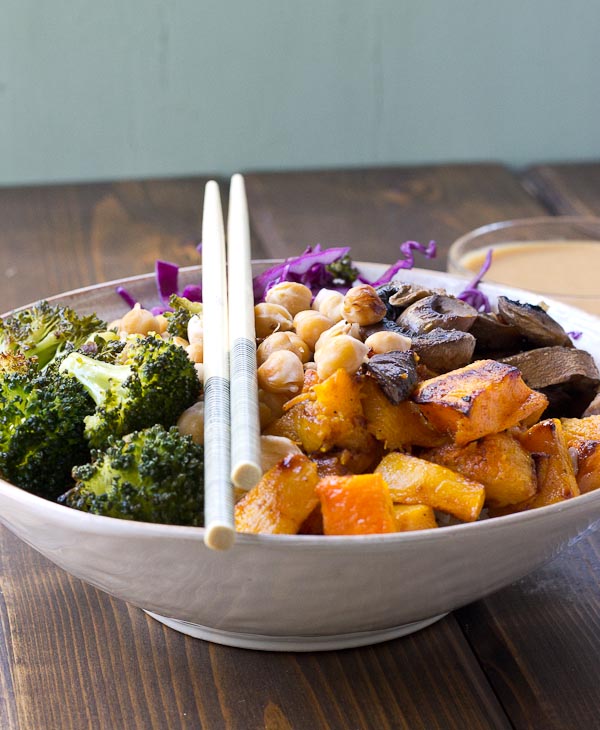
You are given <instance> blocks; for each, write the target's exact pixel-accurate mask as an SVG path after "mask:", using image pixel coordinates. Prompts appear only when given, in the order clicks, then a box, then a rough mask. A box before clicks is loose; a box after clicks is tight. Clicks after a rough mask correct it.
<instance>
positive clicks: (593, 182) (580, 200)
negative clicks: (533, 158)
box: [523, 162, 600, 216]
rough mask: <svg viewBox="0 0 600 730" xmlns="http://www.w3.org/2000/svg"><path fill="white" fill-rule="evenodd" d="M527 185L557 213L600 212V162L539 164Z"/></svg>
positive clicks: (525, 181) (527, 176)
mask: <svg viewBox="0 0 600 730" xmlns="http://www.w3.org/2000/svg"><path fill="white" fill-rule="evenodd" d="M523 184H524V185H525V187H526V188H527V190H529V191H530V192H531V193H532V194H533V195H535V196H536V197H537V198H539V200H540V201H541V202H543V203H544V205H545V206H546V207H547V208H548V209H549V210H550V211H551V212H552V213H554V214H556V215H592V216H596V215H600V163H598V162H586V163H571V164H562V165H537V166H536V167H532V168H530V169H529V170H527V171H526V172H525V173H524V174H523Z"/></svg>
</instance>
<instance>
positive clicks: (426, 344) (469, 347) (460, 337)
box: [411, 328, 475, 373]
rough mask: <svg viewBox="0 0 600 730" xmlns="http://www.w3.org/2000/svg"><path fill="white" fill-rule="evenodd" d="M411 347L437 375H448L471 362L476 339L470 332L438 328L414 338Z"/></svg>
mask: <svg viewBox="0 0 600 730" xmlns="http://www.w3.org/2000/svg"><path fill="white" fill-rule="evenodd" d="M411 347H412V349H413V350H414V351H415V352H416V353H417V355H418V356H419V358H420V361H421V362H422V363H423V365H426V366H427V367H428V368H429V369H430V370H433V371H434V372H436V373H447V372H449V371H450V370H456V369H457V368H462V367H463V366H464V365H468V363H470V362H471V360H472V358H473V352H474V350H475V338H474V337H473V335H472V334H470V333H469V332H461V331H460V330H443V329H439V328H438V329H434V330H432V331H431V332H427V333H426V334H422V335H416V336H414V337H413V338H412V344H411Z"/></svg>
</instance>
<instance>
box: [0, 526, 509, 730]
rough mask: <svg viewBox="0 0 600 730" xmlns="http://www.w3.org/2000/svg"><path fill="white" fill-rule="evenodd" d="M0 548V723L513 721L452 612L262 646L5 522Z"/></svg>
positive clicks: (56, 726) (340, 726)
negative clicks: (144, 598) (78, 570)
mask: <svg viewBox="0 0 600 730" xmlns="http://www.w3.org/2000/svg"><path fill="white" fill-rule="evenodd" d="M0 554H2V555H3V566H2V567H3V571H2V575H1V577H0V585H1V592H2V594H3V596H4V603H3V605H0V617H1V621H2V622H1V623H0V626H7V625H8V626H9V631H8V632H5V631H3V632H2V633H0V668H1V670H2V677H3V679H2V680H1V681H2V685H0V686H3V688H4V687H6V686H7V679H6V678H8V681H12V685H13V687H14V694H13V693H12V692H10V693H9V697H8V704H7V705H6V708H5V710H3V714H4V716H2V715H0V717H1V718H2V724H1V727H2V728H3V730H29V729H30V728H43V729H44V730H81V728H87V727H90V728H91V727H93V728H94V729H95V730H103V729H105V728H106V730H114V728H116V727H119V728H121V727H126V728H128V730H138V729H139V730H150V729H151V728H156V729H157V730H163V729H164V728H169V729H170V730H171V729H172V730H177V729H178V728H182V729H183V728H203V729H206V730H217V729H218V728H228V729H231V730H248V729H249V728H270V729H274V728H294V729H298V730H304V729H305V728H311V730H313V729H314V730H319V728H323V729H325V728H333V729H335V730H344V729H345V728H348V730H350V729H351V728H352V729H354V728H356V729H361V730H362V729H366V728H369V729H371V728H372V729H373V730H381V729H382V728H406V730H409V729H410V730H414V729H422V730H438V729H439V730H451V729H452V728H456V729H457V730H464V728H465V727H468V728H472V729H473V730H479V729H480V730H489V729H492V728H502V729H503V730H508V729H509V728H510V723H509V722H508V721H507V720H506V717H505V715H504V713H503V711H502V709H501V708H500V706H499V704H498V702H497V700H496V698H495V696H494V694H493V693H492V692H490V690H489V687H488V684H487V681H486V679H485V677H484V676H483V674H482V672H481V670H480V669H479V667H478V665H477V663H476V662H474V661H473V657H472V654H471V651H470V649H469V647H468V644H467V643H466V642H465V640H464V638H463V636H462V634H461V632H460V630H459V629H458V628H457V626H456V623H455V620H454V619H453V618H452V617H448V618H446V619H444V620H442V621H441V622H439V623H438V624H435V625H433V626H431V627H429V628H428V629H426V630H425V631H423V632H421V633H420V634H417V635H414V636H410V637H406V638H404V639H401V640H397V641H393V642H388V643H387V644H384V645H381V646H378V647H368V648H364V649H356V650H348V651H343V652H330V653H324V654H296V655H294V654H271V653H269V654H265V653H260V652H251V651H244V650H238V649H232V648H227V647H222V646H217V645H210V644H208V643H206V642H203V641H198V640H195V639H190V638H189V637H185V636H182V635H180V634H178V633H176V632H175V631H172V630H170V629H167V628H165V627H164V626H162V624H159V623H157V622H155V621H153V620H152V619H150V618H148V617H147V616H146V615H145V614H144V613H143V612H142V611H140V610H139V609H136V608H133V607H131V606H127V605H126V604H125V603H123V602H121V601H118V600H115V599H112V598H110V597H109V596H108V595H106V594H104V593H102V592H100V591H97V590H96V589H94V588H90V587H89V586H87V585H85V584H84V583H82V582H81V581H79V580H77V579H75V578H71V577H70V576H68V575H67V574H66V573H64V572H63V571H62V570H60V569H59V568H57V567H55V566H54V565H52V564H51V563H50V562H48V561H47V560H46V559H45V558H43V557H42V556H40V555H39V554H38V553H36V552H34V551H33V550H32V549H31V548H29V547H27V546H26V545H25V544H23V543H22V542H20V541H19V540H17V538H15V537H14V536H12V535H11V534H10V533H9V532H8V531H7V530H5V529H2V528H0ZM11 678H12V679H11ZM0 707H3V705H0ZM17 718H18V721H17Z"/></svg>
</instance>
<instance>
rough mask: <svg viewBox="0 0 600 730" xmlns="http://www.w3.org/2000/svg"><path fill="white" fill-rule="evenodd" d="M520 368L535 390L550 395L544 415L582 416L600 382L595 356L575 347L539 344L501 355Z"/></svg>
mask: <svg viewBox="0 0 600 730" xmlns="http://www.w3.org/2000/svg"><path fill="white" fill-rule="evenodd" d="M502 362H504V363H507V364H509V365H513V366H514V367H516V368H518V369H519V370H520V371H521V375H522V376H523V380H524V381H525V382H526V383H527V385H528V386H529V387H530V388H533V390H539V391H540V392H541V393H544V395H546V396H547V398H548V400H549V403H550V404H549V406H548V408H547V410H546V411H545V412H544V414H543V417H544V418H553V417H555V416H565V417H567V418H580V417H581V416H582V415H583V413H584V411H585V410H586V408H587V407H588V406H589V405H590V403H591V401H592V399H593V398H594V396H595V395H596V392H597V391H598V386H600V373H599V372H598V368H597V367H596V364H595V362H594V359H593V357H592V356H591V355H590V353H589V352H586V351H585V350H577V349H575V348H574V347H540V348H538V349H536V350H529V351H528V352H521V353H519V354H518V355H512V356H511V357H506V358H503V359H502Z"/></svg>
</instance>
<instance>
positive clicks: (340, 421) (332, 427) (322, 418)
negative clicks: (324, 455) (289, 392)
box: [264, 369, 376, 453]
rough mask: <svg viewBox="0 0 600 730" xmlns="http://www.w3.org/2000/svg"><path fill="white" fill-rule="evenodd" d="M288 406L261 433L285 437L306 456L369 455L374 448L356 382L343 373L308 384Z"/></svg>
mask: <svg viewBox="0 0 600 730" xmlns="http://www.w3.org/2000/svg"><path fill="white" fill-rule="evenodd" d="M288 405H291V407H290V408H289V410H288V411H287V413H284V415H283V416H281V418H279V419H278V420H277V421H275V422H274V423H272V424H271V425H270V426H269V427H268V428H267V429H266V430H265V432H264V433H266V434H270V435H273V436H287V438H289V439H291V440H292V441H296V442H297V443H299V444H300V445H301V447H302V449H303V450H304V451H305V452H307V453H311V452H313V451H330V450H331V449H333V448H340V449H349V450H351V451H356V452H363V453H368V452H370V451H372V449H373V448H374V446H375V445H376V442H375V439H374V437H373V436H372V435H371V434H370V433H369V432H368V431H367V428H366V423H365V417H364V413H363V408H362V404H361V400H360V386H359V384H358V381H357V379H356V378H354V377H352V376H351V375H349V374H348V373H347V372H346V371H345V370H342V369H340V370H337V371H336V372H335V373H333V375H331V376H329V377H328V378H327V379H326V380H324V381H323V382H321V383H316V384H315V385H311V386H310V387H309V389H308V391H307V392H305V393H302V394H301V395H299V396H297V397H296V398H294V399H293V401H291V402H290V403H289V404H288Z"/></svg>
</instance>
